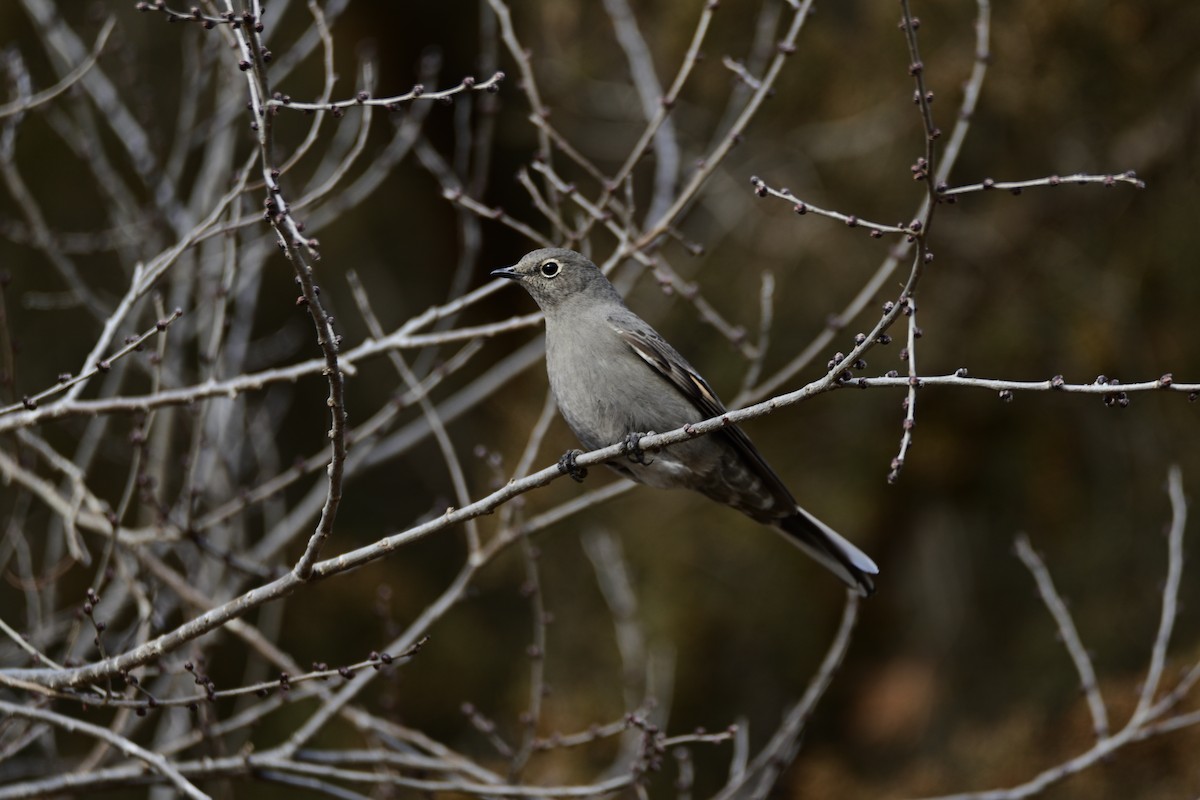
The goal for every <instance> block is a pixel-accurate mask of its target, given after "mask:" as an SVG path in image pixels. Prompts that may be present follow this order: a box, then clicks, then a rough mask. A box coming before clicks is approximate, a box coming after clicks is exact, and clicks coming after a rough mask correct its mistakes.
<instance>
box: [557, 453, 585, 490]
mask: <svg viewBox="0 0 1200 800" xmlns="http://www.w3.org/2000/svg"><path fill="white" fill-rule="evenodd" d="M582 453H583V451H582V450H568V451H567V452H565V453H563V454H562V458H560V459H559V460H558V471H559V472H562V473H564V474H566V475H570V476H571V478H572V479H573V480H574V481H575V482H577V483H583V479H584V478H586V477H587V467H581V466H579V465H578V464H576V463H575V459H576V458H578V457H579V456H580V455H581V454H582Z"/></svg>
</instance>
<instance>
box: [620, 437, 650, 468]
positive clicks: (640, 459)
mask: <svg viewBox="0 0 1200 800" xmlns="http://www.w3.org/2000/svg"><path fill="white" fill-rule="evenodd" d="M648 435H649V434H646V433H631V434H629V435H628V436H626V437H625V441H624V442H622V444H623V445H624V447H625V456H626V457H627V458H628V459H629V460H630V461H632V462H633V463H635V464H643V465H644V464H649V463H650V461H648V460H647V459H646V451H645V450H643V449H642V448H641V447H639V446H638V443H639V442H641V441H642V437H643V436H648Z"/></svg>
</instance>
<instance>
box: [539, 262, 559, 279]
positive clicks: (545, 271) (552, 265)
mask: <svg viewBox="0 0 1200 800" xmlns="http://www.w3.org/2000/svg"><path fill="white" fill-rule="evenodd" d="M540 271H541V273H542V276H543V277H546V278H553V277H554V276H555V275H557V274H558V273H559V272H560V271H562V265H561V264H559V263H558V262H557V261H555V260H554V259H550V260H548V261H543V262H542V266H541V267H540Z"/></svg>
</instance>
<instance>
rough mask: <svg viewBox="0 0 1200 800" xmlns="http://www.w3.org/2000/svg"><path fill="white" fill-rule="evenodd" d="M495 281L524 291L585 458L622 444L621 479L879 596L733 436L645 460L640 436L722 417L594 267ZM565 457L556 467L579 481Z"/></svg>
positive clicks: (521, 265) (522, 266) (848, 547)
mask: <svg viewBox="0 0 1200 800" xmlns="http://www.w3.org/2000/svg"><path fill="white" fill-rule="evenodd" d="M491 275H493V276H495V277H497V278H505V279H508V280H511V281H514V282H516V283H519V284H520V285H521V286H522V287H523V288H524V289H525V291H527V292H528V293H529V294H530V296H531V297H532V298H533V300H534V302H536V303H537V305H538V307H539V308H541V310H542V313H543V315H544V317H545V321H546V372H547V375H548V376H549V378H550V388H551V391H552V392H553V394H554V399H555V401H556V403H557V405H558V410H559V413H560V414H561V415H562V417H563V419H564V420H565V421H566V423H567V425H568V427H570V428H571V430H572V431H573V432H574V434H575V436H576V437H577V438H578V439H579V442H580V444H582V445H583V447H584V448H586V449H588V450H596V449H599V448H601V447H606V446H608V445H612V444H616V443H623V444H624V445H625V448H626V455H627V458H623V459H620V460H614V461H610V462H608V464H607V466H609V467H610V468H612V469H614V470H616V471H617V472H618V473H620V474H621V475H623V476H625V477H626V478H629V479H631V480H634V481H636V482H638V483H641V484H645V485H647V486H652V487H656V488H659V489H691V490H693V491H697V492H700V493H701V494H703V495H706V496H707V497H709V498H710V499H712V500H715V501H716V502H718V503H721V504H723V505H727V506H730V507H732V508H734V509H736V510H738V511H740V512H742V513H743V514H745V515H746V516H748V517H750V518H751V519H753V520H755V521H756V522H759V523H762V524H764V525H769V526H771V527H772V528H774V529H775V530H776V531H778V532H780V533H782V534H783V535H784V536H785V537H786V538H787V539H788V540H789V541H791V542H792V543H793V544H795V545H797V546H798V547H799V548H800V549H801V550H802V551H804V552H805V553H807V554H808V555H809V556H811V557H812V558H814V559H816V560H817V561H818V562H819V563H820V564H822V565H823V566H824V567H826V568H827V569H829V570H830V571H831V572H833V573H834V574H835V575H836V576H837V577H839V578H841V580H842V581H843V582H844V583H845V584H846V585H847V586H849V587H850V588H851V589H854V590H856V591H857V592H858V593H859V594H860V595H863V596H866V595H870V594H872V593H873V592H874V591H875V582H874V579H873V576H875V575H877V574H878V573H879V568H878V567H877V566H876V565H875V562H874V561H872V560H871V558H870V557H869V556H868V555H867V554H866V553H864V552H863V551H861V550H859V549H858V548H857V547H855V546H854V545H853V544H851V543H850V542H849V541H848V540H847V539H845V538H844V537H842V536H841V535H840V534H838V533H837V532H836V531H834V530H833V529H832V528H830V527H829V526H828V525H826V524H825V523H823V522H821V521H820V520H819V519H817V518H816V517H814V516H813V515H812V514H810V513H808V512H807V511H805V510H804V509H803V508H802V507H801V506H800V505H799V504H798V503H797V502H796V499H795V498H794V497H793V496H792V493H791V492H790V491H788V488H787V486H785V485H784V483H783V480H782V479H781V478H780V477H779V475H778V474H776V473H775V471H774V470H773V469H771V467H770V465H768V464H767V461H766V459H764V458H763V456H762V454H761V453H760V452H759V451H758V448H756V447H755V446H754V444H753V442H751V441H750V437H748V436H747V435H746V433H745V432H744V431H743V430H742V429H741V428H740V427H739V426H737V425H736V424H731V425H727V426H726V427H724V428H721V429H720V430H717V431H715V432H713V433H711V434H709V435H707V436H701V437H697V438H695V439H689V440H687V441H684V442H680V443H678V444H675V445H671V446H670V447H666V448H663V449H662V450H660V451H659V452H657V453H654V454H652V455H647V454H645V453H643V452H642V451H641V450H640V449H639V448H638V442H639V441H640V440H641V438H642V436H644V435H646V434H648V433H652V432H655V431H662V432H665V431H669V430H674V429H676V428H681V427H683V426H684V425H687V424H690V423H696V422H700V421H701V420H705V419H709V418H712V417H719V416H722V415H723V414H725V413H726V408H725V406H724V405H723V404H722V403H721V401H720V400H719V399H718V397H717V395H716V392H714V391H713V389H712V387H711V386H710V385H709V384H708V382H707V381H706V380H704V378H702V377H701V376H700V374H699V373H698V372H697V371H696V370H695V369H694V368H693V367H692V366H691V364H689V363H688V362H687V360H686V359H685V358H684V357H683V356H682V355H680V354H679V352H678V351H677V350H676V349H675V348H674V347H672V346H671V345H670V344H668V343H667V341H666V340H665V339H664V338H663V337H662V336H661V335H659V333H658V332H657V331H656V330H654V328H652V327H651V326H650V324H649V323H647V322H646V321H645V320H643V319H642V318H641V317H639V316H638V315H637V314H635V313H634V312H633V311H631V310H630V309H629V308H628V307H627V306H626V305H625V301H624V300H623V299H622V298H621V295H620V293H619V292H618V291H617V289H616V287H614V286H613V285H612V284H611V283H610V282H609V280H608V278H606V277H605V275H604V273H603V272H602V271H601V270H600V268H599V267H597V266H596V265H595V264H594V263H592V261H591V260H590V259H588V258H587V257H586V256H584V255H583V254H581V253H578V252H575V251H574V250H568V249H565V248H557V247H550V248H542V249H539V250H534V251H532V252H530V253H528V254H526V255H525V256H524V257H523V258H521V260H520V261H519V262H517V263H516V264H514V265H513V266H509V267H502V268H500V269H496V270H493V271H492V272H491ZM577 455H579V451H575V450H572V451H569V452H568V453H566V454H565V455H564V456H563V458H562V459H561V460H560V462H559V467H560V468H561V469H562V470H563V471H564V472H567V473H569V474H571V476H572V477H574V478H576V480H582V479H583V472H584V471H583V470H582V469H581V468H579V467H578V466H577V465H576V464H575V462H574V459H575V457H576V456H577Z"/></svg>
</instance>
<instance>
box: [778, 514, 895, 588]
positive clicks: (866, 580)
mask: <svg viewBox="0 0 1200 800" xmlns="http://www.w3.org/2000/svg"><path fill="white" fill-rule="evenodd" d="M775 524H776V527H777V528H778V529H779V530H780V531H782V532H783V533H785V534H787V537H788V539H789V540H791V541H792V543H794V544H796V545H797V546H799V547H800V549H801V550H803V551H804V552H806V553H808V554H809V555H810V556H812V557H813V558H814V559H816V560H817V561H818V562H820V563H821V564H822V565H823V566H824V567H825V568H826V569H828V570H829V571H830V572H832V573H833V574H834V575H837V576H838V577H839V578H841V579H842V581H843V582H845V584H846V585H847V586H849V587H850V588H851V589H857V590H858V592H859V594H861V595H863V596H864V597H865V596H867V595H870V594H873V593H874V591H875V581H874V580H872V578H871V576H872V575H878V574H879V567H877V566H875V562H874V561H872V560H871V557H870V556H868V555H867V554H866V553H864V552H863V551H862V550H859V549H858V548H857V547H855V546H854V545H852V544H850V542H849V541H848V540H847V539H846V538H845V537H843V536H842V535H841V534H839V533H838V532H837V531H835V530H834V529H833V528H831V527H829V526H828V525H826V524H825V523H824V522H821V520H819V519H817V518H816V517H814V516H813V515H812V514H809V513H808V512H807V511H805V510H804V509H803V508H800V507H799V506H797V507H796V513H795V514H792V515H791V516H790V517H784V518H783V519H781V520H779V521H778V522H777V523H775Z"/></svg>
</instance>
